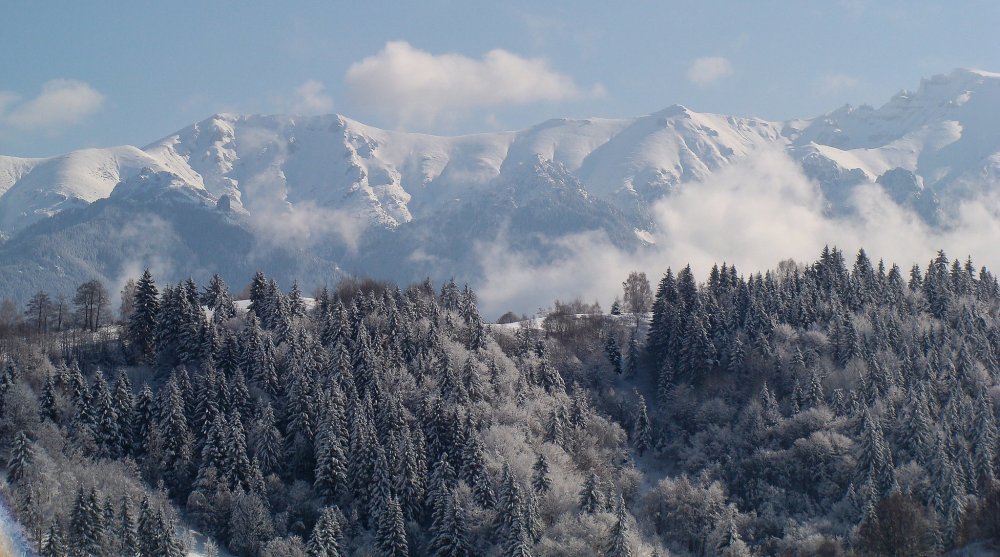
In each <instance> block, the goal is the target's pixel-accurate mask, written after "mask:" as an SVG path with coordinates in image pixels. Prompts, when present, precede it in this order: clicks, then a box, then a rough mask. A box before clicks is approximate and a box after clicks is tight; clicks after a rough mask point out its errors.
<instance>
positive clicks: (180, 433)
mask: <svg viewBox="0 0 1000 557" xmlns="http://www.w3.org/2000/svg"><path fill="white" fill-rule="evenodd" d="M159 395H160V400H159V409H160V419H159V420H158V424H157V427H158V428H159V437H160V439H162V440H163V446H162V451H163V454H162V459H163V462H162V467H163V470H164V473H165V476H166V480H167V485H168V486H169V487H170V488H171V489H173V490H176V492H178V493H179V492H180V491H183V489H184V487H185V482H186V481H187V476H188V466H189V465H190V462H191V451H192V447H191V434H190V431H189V430H188V423H187V417H186V415H187V413H186V410H185V404H184V398H183V395H182V393H181V387H180V386H179V384H178V380H177V378H176V376H174V375H172V376H171V378H170V380H168V381H167V384H166V386H165V387H164V388H163V390H162V391H161V392H160V393H159Z"/></svg>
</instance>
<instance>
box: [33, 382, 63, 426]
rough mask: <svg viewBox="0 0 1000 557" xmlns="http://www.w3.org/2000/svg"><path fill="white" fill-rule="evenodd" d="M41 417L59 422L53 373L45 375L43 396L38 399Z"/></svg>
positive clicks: (41, 418)
mask: <svg viewBox="0 0 1000 557" xmlns="http://www.w3.org/2000/svg"><path fill="white" fill-rule="evenodd" d="M38 405H39V419H40V420H42V421H44V420H51V421H52V422H53V423H58V422H59V409H58V408H57V406H56V384H55V380H53V378H52V375H46V376H45V383H44V384H43V385H42V396H41V397H40V398H39V399H38Z"/></svg>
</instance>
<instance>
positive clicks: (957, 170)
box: [0, 70, 1000, 300]
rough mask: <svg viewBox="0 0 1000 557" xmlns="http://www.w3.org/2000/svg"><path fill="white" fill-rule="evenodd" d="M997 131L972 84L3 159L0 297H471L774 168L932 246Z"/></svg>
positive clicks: (218, 133) (323, 121) (260, 125)
mask: <svg viewBox="0 0 1000 557" xmlns="http://www.w3.org/2000/svg"><path fill="white" fill-rule="evenodd" d="M998 129H1000V75H998V74H989V73H985V72H975V71H968V70H956V71H954V72H952V73H951V74H949V75H947V76H938V77H934V78H932V79H929V80H925V81H924V82H923V83H922V84H921V85H920V87H919V88H918V90H917V91H915V92H907V91H904V92H901V93H899V94H898V95H896V96H895V97H893V99H891V100H890V101H889V102H888V103H887V104H885V105H884V106H882V107H881V108H878V109H875V108H872V107H858V108H855V107H849V106H848V107H843V108H840V109H837V110H835V111H833V112H830V113H828V114H825V115H823V116H820V117H817V118H813V119H811V120H796V121H789V122H767V121H764V120H759V119H754V118H737V117H730V116H722V115H714V114H701V113H697V112H693V111H691V110H688V109H686V108H684V107H680V106H674V107H670V108H667V109H665V110H663V111H661V112H658V113H655V114H651V115H648V116H643V117H639V118H630V119H591V120H550V121H548V122H544V123H542V124H539V125H537V126H535V127H532V128H529V129H527V130H522V131H518V132H499V133H487V134H477V135H469V136H461V137H435V136H429V135H422V134H411V133H405V132H398V131H387V130H381V129H377V128H373V127H370V126H366V125H363V124H361V123H358V122H355V121H353V120H350V119H347V118H344V117H341V116H319V117H310V118H298V117H293V116H242V115H232V114H220V115H216V116H213V117H212V118H209V119H207V120H204V121H202V122H199V123H197V124H194V125H192V126H189V127H187V128H185V129H183V130H181V131H179V132H177V133H175V134H172V135H170V136H168V137H166V138H164V139H162V140H160V141H157V142H155V143H153V144H152V145H149V146H146V147H145V148H143V149H138V148H135V147H130V146H126V147H117V148H112V149H89V150H84V151H76V152H73V153H69V154H67V155H64V156H60V157H54V158H49V159H21V158H12V157H0V231H2V232H3V234H4V235H5V236H6V237H7V240H6V242H5V243H4V244H3V245H2V246H0V292H3V294H4V295H6V296H10V297H13V298H15V299H18V300H23V299H24V298H25V297H27V296H28V295H29V294H30V293H31V292H33V291H35V290H37V289H39V288H44V289H49V290H64V289H66V288H68V287H71V286H75V285H76V284H78V283H79V282H82V281H84V280H87V279H89V278H93V277H97V278H101V279H103V280H105V281H108V282H110V283H117V282H118V281H120V280H122V278H123V277H125V276H127V275H130V274H136V272H137V271H138V270H140V269H141V268H142V267H145V266H152V267H154V268H157V269H158V270H159V271H160V272H159V276H162V277H163V278H164V279H168V280H176V279H179V278H182V277H185V276H188V275H193V276H195V277H196V278H201V279H204V278H206V277H207V276H208V275H209V274H210V273H211V272H213V271H215V270H220V271H222V272H223V274H224V276H226V278H228V279H231V280H234V281H236V280H239V279H242V278H243V277H245V276H249V275H251V274H252V270H254V269H257V268H260V269H263V270H265V271H266V272H267V273H268V274H269V275H273V276H275V277H278V278H279V279H284V280H290V279H291V278H294V277H302V276H306V274H305V271H307V270H308V271H309V272H308V275H309V276H313V277H315V276H329V277H330V279H329V280H330V282H333V281H334V280H335V279H336V278H337V276H338V275H339V274H341V273H358V274H372V275H375V276H378V277H384V278H390V279H394V280H397V281H402V282H405V281H410V280H416V279H419V278H422V277H424V276H431V277H433V278H438V279H440V278H447V277H449V276H452V275H454V276H455V277H456V279H458V280H464V281H470V282H473V283H476V282H478V281H480V280H481V279H482V278H483V275H484V273H485V272H487V271H486V270H484V269H485V266H484V264H483V258H484V257H485V256H486V254H490V253H494V251H493V248H495V247H496V246H497V245H498V244H502V246H503V248H504V249H505V250H510V251H514V252H516V253H518V254H520V255H521V257H519V258H517V261H519V262H522V263H523V264H530V262H532V261H552V260H554V259H558V258H559V257H560V256H561V254H563V253H564V252H565V250H566V243H565V242H561V241H560V239H561V238H566V237H572V236H575V235H579V234H588V233H593V232H594V231H597V233H598V234H600V235H601V237H602V239H603V240H602V242H603V243H602V244H601V245H603V246H605V247H606V248H607V249H613V250H619V251H621V252H623V253H635V252H636V251H637V250H642V249H648V248H649V247H650V244H654V243H662V242H663V240H664V239H665V238H664V236H663V234H664V233H665V232H664V228H668V227H665V226H664V223H663V221H662V219H661V218H658V216H657V215H658V211H659V210H660V209H662V208H663V207H667V208H669V207H670V206H671V203H672V200H673V199H674V196H676V195H678V194H679V193H680V192H681V191H682V190H694V191H697V190H696V188H699V187H702V185H703V184H705V183H707V182H709V181H710V180H711V179H712V177H714V176H719V175H722V176H727V178H726V179H731V180H739V175H738V174H737V176H731V175H727V174H720V171H724V170H726V169H731V168H733V167H734V165H738V164H743V163H746V162H747V161H751V162H752V161H754V160H756V158H758V157H762V156H768V157H773V156H774V153H775V152H778V153H782V155H781V156H782V157H788V158H790V159H791V160H792V161H794V163H795V165H796V166H797V168H798V169H799V171H801V173H803V174H804V176H805V177H807V178H808V179H810V180H812V181H813V182H814V183H815V184H817V185H818V193H817V196H820V197H821V198H820V199H817V200H816V201H817V203H820V204H822V206H823V211H824V212H825V213H826V214H829V215H842V214H850V213H852V212H854V211H857V207H856V204H854V203H853V202H852V201H851V200H852V196H853V195H854V192H855V190H856V189H857V188H858V187H859V186H865V185H867V186H868V187H873V186H872V184H875V185H877V186H874V187H877V188H880V189H881V190H883V191H884V193H885V194H886V195H887V197H888V198H889V199H891V200H892V202H893V203H896V204H898V205H899V206H901V207H903V208H905V209H906V210H908V211H912V213H913V214H914V215H917V216H918V217H919V219H921V220H923V221H924V222H925V223H927V224H929V225H930V226H942V225H943V223H947V221H948V219H947V215H948V214H949V210H950V208H952V207H954V206H957V205H958V204H959V203H960V202H961V201H962V200H967V199H971V198H975V197H976V196H978V195H981V194H982V193H984V192H991V191H994V190H995V189H996V188H995V185H996V182H997V180H998V178H997V177H998V175H1000V173H998V168H1000V133H997V132H996V130H998ZM765 154H766V155H765ZM705 203H710V200H706V201H705ZM776 216H777V215H759V217H760V218H761V219H773V218H775V217H776ZM673 232H674V231H672V232H671V233H673ZM666 239H669V238H666ZM524 262H527V263H524ZM616 272H617V274H624V271H623V270H616ZM619 280H620V279H619ZM303 286H304V287H305V288H307V289H308V288H311V287H314V286H317V284H305V285H303Z"/></svg>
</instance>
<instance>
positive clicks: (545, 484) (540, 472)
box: [531, 453, 552, 494]
mask: <svg viewBox="0 0 1000 557" xmlns="http://www.w3.org/2000/svg"><path fill="white" fill-rule="evenodd" d="M531 470H532V473H531V487H532V489H534V490H535V493H539V494H542V493H547V492H548V491H549V490H550V489H552V479H551V478H549V463H548V460H546V458H545V455H544V454H542V453H538V458H537V459H536V460H535V464H534V465H533V466H532V467H531Z"/></svg>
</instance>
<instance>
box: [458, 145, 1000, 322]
mask: <svg viewBox="0 0 1000 557" xmlns="http://www.w3.org/2000/svg"><path fill="white" fill-rule="evenodd" d="M849 204H850V208H851V209H852V210H851V211H849V214H848V215H846V216H840V215H838V216H831V215H829V214H827V213H826V212H825V211H824V199H823V196H822V193H821V192H820V189H819V186H818V185H817V184H816V183H815V182H813V181H811V180H809V179H808V178H806V176H805V175H804V174H803V173H802V170H801V168H800V167H799V165H798V164H797V163H796V162H795V161H793V160H792V159H791V158H790V157H789V156H788V155H786V154H785V153H783V152H779V151H768V152H762V153H757V154H756V155H754V156H752V157H750V158H748V159H746V160H744V161H742V162H741V163H738V164H736V165H733V166H732V167H730V168H727V169H724V170H721V171H719V172H717V173H715V174H713V175H712V176H711V177H710V178H708V179H707V180H705V181H703V182H692V183H688V184H684V185H682V186H681V187H680V188H678V191H677V192H676V193H675V194H673V195H671V196H669V197H667V198H665V199H663V200H662V201H660V202H659V203H657V205H656V206H655V207H654V215H655V220H656V223H657V230H656V231H655V232H654V234H653V235H654V239H655V242H656V243H655V244H654V245H653V246H651V247H648V248H644V249H640V250H637V251H634V252H630V251H624V250H621V249H618V248H616V247H615V246H614V245H613V244H612V243H611V242H610V241H609V240H608V238H607V236H606V235H605V234H604V233H603V232H599V231H598V232H589V233H586V234H576V235H570V236H565V237H562V238H558V239H553V240H549V241H550V242H551V243H552V245H555V246H557V247H558V248H559V249H558V250H557V251H558V252H559V253H562V256H561V257H558V258H557V259H555V260H550V261H541V260H539V258H538V257H537V256H536V254H533V253H526V252H523V251H515V250H512V249H510V248H509V246H508V245H507V243H506V242H505V241H504V240H503V239H502V238H501V239H499V240H498V241H496V242H494V243H491V244H488V245H479V246H477V249H478V254H479V261H480V266H481V268H482V271H483V275H484V278H483V280H482V281H481V282H480V283H479V284H478V285H476V286H477V288H478V291H479V295H480V299H481V300H482V301H483V304H484V309H485V311H486V312H487V315H490V316H494V317H495V315H499V313H502V312H503V311H506V310H508V309H513V310H515V311H518V312H528V313H531V312H534V311H535V310H536V309H537V308H539V307H547V306H549V305H551V303H552V301H553V300H554V299H555V298H559V299H562V300H567V299H571V298H573V297H576V296H580V297H582V298H583V299H584V300H586V301H592V300H594V299H597V300H600V301H601V303H602V304H603V305H604V307H605V309H607V307H609V305H610V301H611V300H612V299H613V298H614V297H615V296H616V295H618V294H619V293H620V291H621V282H622V281H623V280H624V279H625V277H626V276H627V275H628V273H629V271H631V270H641V271H645V272H646V274H647V275H648V276H649V278H650V281H652V282H653V283H654V287H655V282H656V281H657V280H659V277H660V276H661V275H662V273H663V272H665V271H666V269H667V267H673V268H674V269H675V270H676V269H678V268H680V267H683V266H684V265H685V264H687V263H690V264H691V265H692V267H693V268H694V270H695V271H696V273H697V274H698V276H699V278H703V277H704V276H705V273H707V272H708V270H709V269H710V268H711V266H712V265H713V264H714V263H720V264H721V263H722V262H728V263H730V264H735V265H736V266H737V269H738V270H739V271H740V272H741V273H743V274H749V273H753V272H757V271H766V270H767V269H771V268H774V267H775V266H776V265H777V263H778V262H780V261H782V260H785V259H794V260H796V261H800V262H808V261H812V260H814V259H815V258H816V257H818V255H819V253H820V251H821V250H822V248H823V246H824V245H831V246H834V245H836V246H838V247H839V248H840V249H842V250H843V251H844V252H845V253H847V254H848V256H849V258H851V259H853V253H854V252H856V251H857V250H858V249H859V248H861V247H864V248H865V250H866V251H867V252H868V254H869V256H870V257H871V258H872V259H873V260H874V261H877V260H878V259H879V258H883V259H885V261H886V264H887V265H890V264H891V263H893V262H895V263H896V264H898V265H899V266H900V267H902V268H903V269H904V271H905V270H908V269H909V267H910V265H912V264H913V263H919V264H920V265H921V267H924V266H926V264H927V262H928V261H929V260H930V259H931V258H933V256H934V254H935V253H936V252H937V250H938V249H944V250H945V251H946V252H947V253H948V255H949V256H950V257H952V258H955V257H958V258H963V259H964V258H965V257H966V255H971V256H972V257H973V260H974V262H975V263H976V264H977V265H986V266H987V267H990V268H991V269H994V270H995V271H996V270H1000V253H998V252H997V250H996V246H997V244H998V243H1000V196H998V195H996V194H988V195H984V196H981V197H979V198H976V199H974V200H969V201H965V202H962V203H960V204H959V205H958V206H957V207H956V208H955V210H954V212H953V214H952V215H951V218H950V219H949V220H948V221H947V222H946V223H945V224H944V225H942V226H941V227H935V228H932V227H930V226H928V225H927V224H926V223H924V222H923V221H922V220H921V219H920V218H919V217H918V216H917V215H916V214H915V213H913V212H912V211H910V210H908V209H905V208H903V207H900V206H899V205H897V204H895V203H894V202H893V201H892V200H891V199H890V198H889V197H888V196H887V195H886V194H885V192H884V191H883V190H882V189H881V187H880V186H877V185H874V184H863V185H859V186H856V187H855V188H853V190H852V193H851V196H850V198H849Z"/></svg>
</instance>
